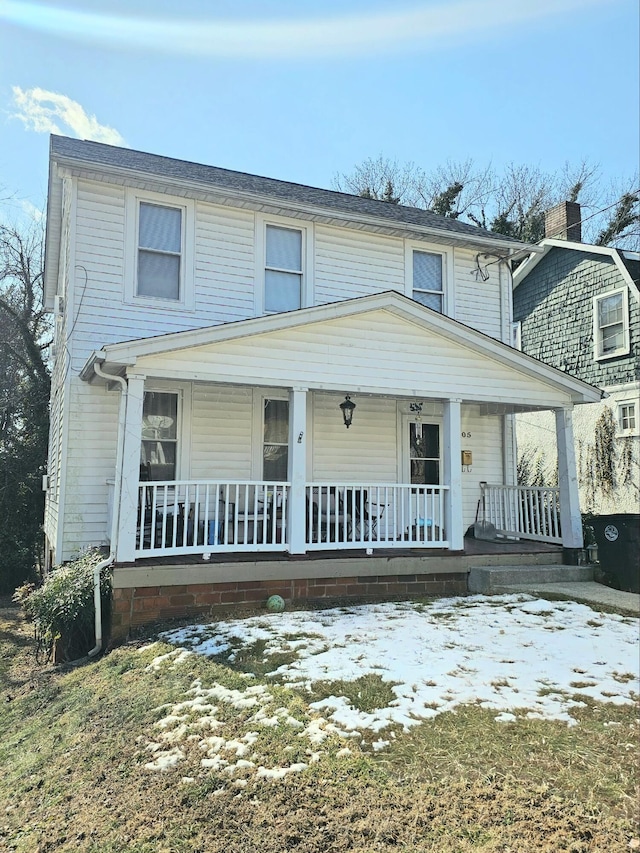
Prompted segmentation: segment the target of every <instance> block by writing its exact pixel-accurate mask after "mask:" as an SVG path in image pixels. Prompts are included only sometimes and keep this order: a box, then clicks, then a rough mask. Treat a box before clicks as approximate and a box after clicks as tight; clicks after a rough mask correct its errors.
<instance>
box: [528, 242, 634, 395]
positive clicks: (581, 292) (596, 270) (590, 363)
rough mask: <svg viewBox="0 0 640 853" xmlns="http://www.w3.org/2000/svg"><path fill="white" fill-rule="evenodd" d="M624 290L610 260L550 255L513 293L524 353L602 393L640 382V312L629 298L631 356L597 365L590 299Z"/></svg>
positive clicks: (569, 253)
mask: <svg viewBox="0 0 640 853" xmlns="http://www.w3.org/2000/svg"><path fill="white" fill-rule="evenodd" d="M622 284H623V280H622V277H621V274H620V271H619V269H618V268H617V267H616V265H615V263H614V261H613V260H612V259H611V258H608V257H606V256H603V255H595V254H591V253H589V252H579V251H575V250H568V249H566V250H565V249H560V248H553V249H551V250H550V251H549V252H548V254H547V255H546V256H545V257H544V258H543V259H542V260H541V261H540V262H539V263H538V264H537V266H536V267H535V268H534V269H533V270H532V272H531V273H530V274H529V275H528V276H527V277H526V279H525V280H524V281H523V282H522V283H521V284H520V285H518V287H516V289H515V290H514V293H513V315H514V320H516V321H520V323H521V324H522V350H523V351H524V352H526V353H528V354H529V355H532V356H533V357H534V358H538V359H540V361H544V362H546V363H547V364H550V365H552V366H553V367H557V368H559V369H560V370H566V371H567V372H568V373H571V374H572V375H573V376H576V377H577V378H578V379H582V380H584V381H585V382H589V383H591V384H592V385H596V386H599V387H604V386H607V385H619V384H623V383H626V382H632V381H634V380H637V379H640V310H639V308H638V302H637V300H636V299H635V298H634V297H633V296H632V295H631V294H629V312H630V325H629V331H630V344H631V349H630V352H629V354H628V355H625V356H620V357H618V358H611V359H606V360H605V361H600V362H597V361H595V360H594V349H593V301H592V297H593V296H595V295H596V294H600V293H604V292H606V291H608V290H611V289H613V288H615V287H620V286H621V285H622Z"/></svg>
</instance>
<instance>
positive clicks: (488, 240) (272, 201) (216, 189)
mask: <svg viewBox="0 0 640 853" xmlns="http://www.w3.org/2000/svg"><path fill="white" fill-rule="evenodd" d="M54 156H55V162H56V163H58V164H59V165H62V166H66V167H68V168H75V169H78V170H81V171H85V172H94V173H102V174H104V175H106V176H112V177H115V176H118V177H120V178H125V179H129V180H131V179H134V180H138V181H149V180H152V181H156V182H158V183H159V184H163V185H165V186H166V185H170V186H174V187H179V188H181V189H182V190H184V191H187V192H191V193H193V194H194V195H199V196H217V197H218V199H221V198H222V199H229V200H235V201H238V202H243V203H245V205H246V204H247V203H251V204H252V205H253V206H258V207H260V208H261V209H268V208H272V209H274V210H275V209H277V210H279V211H290V212H292V213H304V214H306V215H308V216H311V217H314V216H315V217H320V218H327V219H331V220H334V221H338V222H342V223H344V224H345V225H349V224H354V225H356V226H358V225H359V226H365V227H366V226H369V227H371V228H378V229H386V230H396V231H400V232H403V233H405V234H416V235H421V236H425V237H431V238H433V239H434V240H436V241H439V242H444V243H448V244H457V245H467V246H469V247H471V248H478V249H481V248H493V249H497V250H500V251H499V252H498V254H500V255H503V254H504V255H505V256H506V257H507V258H508V259H509V260H516V259H519V258H521V257H523V256H525V255H530V254H532V253H537V252H540V251H541V250H540V249H539V247H538V246H537V245H535V244H529V243H520V242H517V241H514V240H513V239H511V238H504V237H501V236H499V235H496V236H494V235H493V234H487V235H485V234H478V235H475V234H473V233H463V232H455V231H449V230H447V229H443V228H437V227H434V226H427V225H418V224H414V223H410V222H398V221H396V220H390V219H386V218H385V217H377V216H372V215H367V214H362V213H355V212H354V213H352V212H348V211H344V210H338V209H335V208H330V207H322V206H318V205H313V204H309V203H306V202H299V201H294V200H290V199H283V198H281V197H279V196H275V195H266V194H264V193H256V192H249V191H244V190H239V189H236V188H231V187H226V186H215V185H208V184H204V183H202V182H200V181H195V180H189V179H188V178H177V177H174V176H171V177H166V176H164V175H161V174H156V173H153V172H147V171H143V170H140V169H132V168H129V167H126V166H113V165H110V164H104V163H99V162H96V161H90V160H85V159H82V158H76V157H70V156H69V155H65V154H56V155H54Z"/></svg>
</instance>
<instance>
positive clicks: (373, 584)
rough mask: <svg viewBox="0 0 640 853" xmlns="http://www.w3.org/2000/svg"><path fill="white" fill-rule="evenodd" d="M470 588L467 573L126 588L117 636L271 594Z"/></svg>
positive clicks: (298, 596) (308, 598)
mask: <svg viewBox="0 0 640 853" xmlns="http://www.w3.org/2000/svg"><path fill="white" fill-rule="evenodd" d="M466 591H467V573H466V572H458V573H454V574H440V575H434V574H430V575H380V576H377V575H371V576H365V577H346V578H343V577H340V578H309V579H294V580H263V581H235V582H233V581H231V582H226V583H199V584H188V585H185V586H147V587H132V588H120V589H115V590H114V592H113V612H112V620H111V637H112V640H115V641H118V640H122V639H124V638H125V637H126V636H127V635H128V634H129V633H130V631H131V630H132V629H135V628H139V627H140V626H142V625H146V624H149V623H151V622H157V621H159V620H162V619H174V618H178V617H185V616H208V615H211V614H213V613H215V611H216V610H223V609H227V610H228V609H229V608H234V607H240V606H245V607H253V608H257V607H260V606H263V605H264V603H265V602H266V600H267V598H269V596H270V595H281V596H282V597H283V598H284V600H285V601H286V602H287V603H288V604H305V603H308V604H314V605H317V604H322V603H325V604H327V605H329V604H335V603H336V602H341V601H344V602H349V601H380V600H389V599H394V598H415V597H420V596H440V595H463V594H464V593H466Z"/></svg>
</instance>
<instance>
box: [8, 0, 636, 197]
mask: <svg viewBox="0 0 640 853" xmlns="http://www.w3.org/2000/svg"><path fill="white" fill-rule="evenodd" d="M638 16H639V12H638V3H637V0H394V2H390V0H388V1H387V2H382V0H368V2H365V0H323V2H322V3H318V2H306V3H305V2H300V0H297V2H295V3H294V2H291V0H270V2H264V0H262V2H258V0H245V2H243V3H238V2H237V0H236V2H231V0H182V2H180V3H177V2H175V0H118V2H115V0H111V2H109V0H104V2H100V3H98V2H89V0H64V2H63V0H51V2H35V1H34V2H22V0H0V187H4V192H3V193H0V196H2V195H5V196H6V194H7V190H8V191H11V192H15V193H17V194H18V196H19V197H20V198H24V199H27V200H28V201H29V202H31V203H32V204H34V205H35V206H37V207H42V205H43V201H44V197H45V194H46V181H47V152H48V132H49V130H51V129H53V128H57V129H58V131H59V132H61V133H63V134H66V135H69V136H79V137H81V138H95V139H98V140H100V141H107V142H114V143H116V144H124V145H127V146H129V147H132V148H136V149H140V150H143V151H151V152H154V153H158V154H164V155H168V156H172V157H179V158H182V159H185V160H193V161H197V162H201V163H208V164H212V165H217V166H224V167H226V168H230V169H238V170H241V171H247V172H253V173H256V174H261V175H267V176H269V177H276V178H282V179H285V180H291V181H297V182H300V183H307V184H312V185H315V186H323V187H331V186H332V185H333V180H334V176H335V174H336V173H338V172H349V171H351V170H352V168H353V167H354V165H356V164H357V163H360V162H361V161H362V160H364V159H365V158H367V157H372V158H375V157H377V156H378V155H383V156H386V157H390V158H392V159H397V160H398V161H400V162H405V161H414V162H415V163H416V164H418V165H419V166H421V167H422V168H424V169H426V170H427V171H428V170H429V169H430V168H434V167H436V166H437V165H440V164H444V163H445V162H446V161H447V160H448V159H451V160H466V159H467V158H473V159H474V160H475V161H476V162H477V163H478V164H481V165H487V164H488V163H489V162H491V163H493V165H494V166H495V167H496V168H498V169H499V168H500V167H501V166H503V165H504V164H506V163H509V162H512V161H513V162H516V163H526V164H529V165H531V166H537V167H540V168H541V169H544V170H547V169H548V170H554V169H559V168H561V167H562V165H563V164H564V163H565V162H566V161H569V162H578V161H580V160H582V159H583V158H587V159H588V160H589V161H591V162H592V163H594V164H600V166H601V169H602V174H603V179H604V180H607V181H609V180H610V179H615V178H617V177H621V176H628V177H631V176H632V175H633V174H634V173H635V172H637V171H638V150H639V139H638V124H639V119H638V102H639V93H638V88H639V86H638V65H639V59H638V29H639V21H638Z"/></svg>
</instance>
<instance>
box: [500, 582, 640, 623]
mask: <svg viewBox="0 0 640 853" xmlns="http://www.w3.org/2000/svg"><path fill="white" fill-rule="evenodd" d="M493 591H494V592H497V591H498V589H497V588H495V587H494V590H493ZM500 592H526V593H527V594H529V595H539V596H540V598H548V599H550V600H552V601H554V600H558V599H561V600H571V601H579V602H580V603H582V604H588V605H590V606H591V607H594V608H595V609H598V608H600V609H602V610H605V611H613V612H614V613H622V614H624V615H628V616H640V595H638V594H637V593H635V592H622V590H619V589H611V587H608V586H604V585H603V584H601V583H595V581H576V582H571V581H567V582H565V583H562V582H559V583H558V582H556V583H519V584H509V585H508V586H506V585H505V586H501V587H500Z"/></svg>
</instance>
